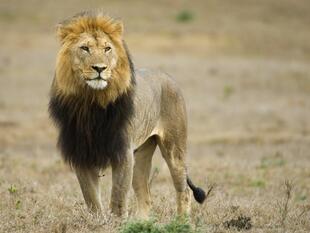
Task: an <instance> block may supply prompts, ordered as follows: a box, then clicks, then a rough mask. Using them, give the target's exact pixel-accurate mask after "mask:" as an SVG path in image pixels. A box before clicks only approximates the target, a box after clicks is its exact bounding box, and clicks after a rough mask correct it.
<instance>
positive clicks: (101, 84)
mask: <svg viewBox="0 0 310 233" xmlns="http://www.w3.org/2000/svg"><path fill="white" fill-rule="evenodd" d="M86 83H87V85H88V86H90V87H91V88H93V89H96V90H103V89H104V88H105V87H106V86H107V85H108V82H107V80H105V79H103V78H102V77H101V76H98V77H97V78H94V79H86Z"/></svg>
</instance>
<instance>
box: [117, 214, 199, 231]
mask: <svg viewBox="0 0 310 233" xmlns="http://www.w3.org/2000/svg"><path fill="white" fill-rule="evenodd" d="M199 232H200V231H199V230H198V229H193V227H192V225H191V224H190V223H189V220H188V218H185V217H177V218H174V219H173V220H172V221H171V222H169V223H168V224H164V225H162V224H158V223H157V222H156V221H154V220H150V221H129V222H127V223H126V224H125V225H124V226H123V227H122V228H121V230H120V233H199Z"/></svg>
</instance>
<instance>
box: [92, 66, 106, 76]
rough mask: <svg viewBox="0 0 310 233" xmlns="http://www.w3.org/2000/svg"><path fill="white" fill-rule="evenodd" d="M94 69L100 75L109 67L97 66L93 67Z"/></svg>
mask: <svg viewBox="0 0 310 233" xmlns="http://www.w3.org/2000/svg"><path fill="white" fill-rule="evenodd" d="M92 68H93V69H94V70H96V71H97V72H98V73H99V74H100V73H101V72H102V71H104V70H105V69H106V68H107V66H106V65H104V64H96V65H93V66H92Z"/></svg>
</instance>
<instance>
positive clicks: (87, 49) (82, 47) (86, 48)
mask: <svg viewBox="0 0 310 233" xmlns="http://www.w3.org/2000/svg"><path fill="white" fill-rule="evenodd" d="M80 49H82V50H84V51H86V52H89V48H88V47H87V46H81V47H80Z"/></svg>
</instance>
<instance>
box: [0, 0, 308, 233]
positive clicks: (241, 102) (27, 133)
mask: <svg viewBox="0 0 310 233" xmlns="http://www.w3.org/2000/svg"><path fill="white" fill-rule="evenodd" d="M93 8H102V9H104V10H105V11H106V12H108V13H110V14H111V15H116V16H120V17H121V18H122V19H123V21H124V23H125V28H126V33H125V39H126V41H127V43H128V46H129V48H130V50H131V53H132V55H133V58H134V62H135V64H136V66H137V67H150V68H156V69H161V70H164V71H166V72H168V73H170V74H171V75H172V76H174V77H175V79H176V80H177V81H178V83H179V85H180V86H181V88H182V89H183V93H184V95H185V98H186V101H187V108H188V116H189V141H188V144H189V145H188V147H189V151H188V164H189V172H190V174H191V176H192V178H193V180H194V181H195V182H196V183H198V184H200V185H201V186H202V187H203V188H205V189H208V187H210V185H212V184H215V188H214V190H213V191H212V193H211V195H210V197H209V198H208V200H207V201H206V203H205V204H204V205H202V206H199V205H198V204H196V203H193V204H192V206H193V214H192V222H193V224H196V225H197V224H199V225H201V228H202V232H234V231H237V230H236V229H231V228H227V227H225V226H226V225H227V224H226V225H225V222H229V221H231V220H232V219H237V218H238V217H239V216H241V215H242V216H246V217H250V218H251V224H252V228H251V229H250V230H248V232H310V220H309V219H310V122H309V118H310V95H309V94H310V64H309V59H310V43H309V41H310V31H309V25H310V14H309V12H310V3H309V1H307V0H299V1H290V0H282V1H277V0H261V1H254V0H236V1H230V0H223V1H216V0H206V1H203V0H201V1H200V0H197V1H156V3H154V2H149V1H138V0H132V1H120V0H117V1H111V2H109V1H97V0H93V1H81V0H78V1H72V0H69V1H59V0H57V1H49V2H47V1H39V0H29V1H17V0H12V1H8V0H4V1H1V2H0V32H1V36H0V44H1V53H0V232H117V228H118V223H117V220H116V219H114V218H112V217H111V216H109V215H108V214H107V215H106V216H103V217H100V218H96V217H93V216H91V215H90V214H89V213H88V212H87V211H86V210H85V205H84V202H83V198H82V195H81V192H80V189H79V186H78V183H77V180H76V178H75V176H74V174H73V173H72V171H71V170H70V169H69V168H68V167H67V166H66V165H64V164H63V162H62V161H61V158H60V155H59V152H58V151H57V150H56V146H55V144H56V136H57V132H56V130H55V128H54V126H53V124H52V123H51V121H50V120H49V118H48V114H47V103H48V95H49V94H48V93H49V87H50V84H51V81H52V78H53V73H54V66H55V56H56V52H57V49H58V48H59V46H58V43H57V41H56V38H55V35H54V26H55V25H56V24H57V22H59V21H60V20H62V19H64V18H66V17H68V16H71V15H72V14H74V13H76V12H79V11H81V10H83V9H93ZM182 12H183V14H182ZM184 12H185V13H184ZM184 14H185V16H184ZM182 15H183V17H182ZM186 15H187V17H188V18H186ZM184 18H185V19H184ZM186 19H188V20H186ZM154 168H155V169H156V170H159V175H158V176H156V177H154V180H153V182H152V190H151V191H152V194H153V202H154V208H153V215H154V216H156V218H157V219H158V220H159V222H167V221H168V220H169V219H171V218H172V217H173V215H174V214H175V199H174V194H173V187H172V182H171V180H170V176H169V171H168V169H167V168H166V166H165V164H164V162H163V160H162V158H161V156H160V154H159V153H158V152H157V153H156V156H155V158H154ZM286 181H288V183H287V184H286V185H285V182H286ZM110 187H111V181H110V171H107V172H106V176H105V177H104V178H102V188H103V194H102V195H103V200H104V206H105V208H107V207H108V200H109V191H110ZM291 187H292V188H291ZM288 192H289V194H290V195H288ZM135 205H136V203H135V199H134V195H133V193H131V204H130V216H131V217H133V216H134V214H135V211H136V206H135Z"/></svg>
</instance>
